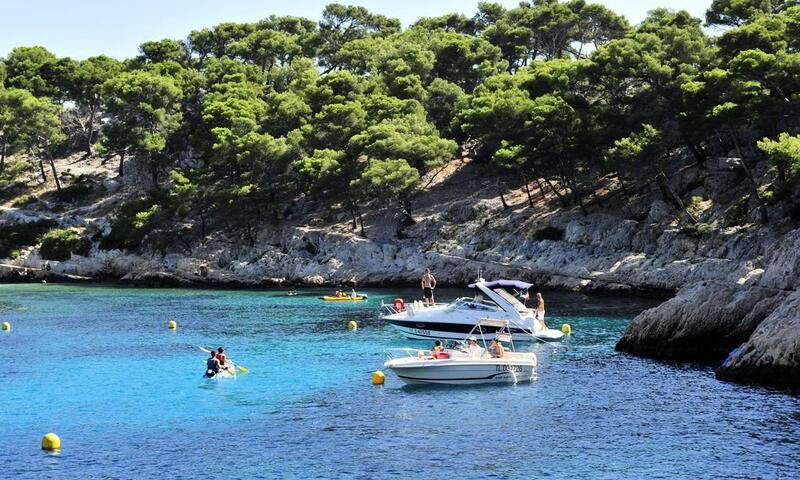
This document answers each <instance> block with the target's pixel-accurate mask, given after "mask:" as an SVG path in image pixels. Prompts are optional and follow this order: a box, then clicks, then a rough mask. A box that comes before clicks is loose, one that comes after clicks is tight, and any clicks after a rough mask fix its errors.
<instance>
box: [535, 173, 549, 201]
mask: <svg viewBox="0 0 800 480" xmlns="http://www.w3.org/2000/svg"><path fill="white" fill-rule="evenodd" d="M535 178H536V185H538V186H539V193H541V194H542V201H544V202H546V201H547V195H546V194H545V193H544V185H542V181H541V180H539V177H535Z"/></svg>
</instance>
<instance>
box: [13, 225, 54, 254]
mask: <svg viewBox="0 0 800 480" xmlns="http://www.w3.org/2000/svg"><path fill="white" fill-rule="evenodd" d="M55 226H56V222H54V221H53V220H38V221H36V222H28V223H17V224H14V225H10V226H7V227H0V258H11V257H12V254H13V252H15V251H18V250H19V249H20V247H27V246H30V245H35V244H36V243H37V239H38V238H39V237H40V236H41V235H42V234H43V233H45V232H46V231H48V230H50V229H51V228H53V227H55ZM17 256H18V254H17Z"/></svg>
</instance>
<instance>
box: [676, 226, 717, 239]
mask: <svg viewBox="0 0 800 480" xmlns="http://www.w3.org/2000/svg"><path fill="white" fill-rule="evenodd" d="M678 231H679V232H681V233H682V234H684V235H688V236H690V237H694V238H700V237H702V236H703V235H706V234H708V233H711V232H712V231H714V226H713V225H711V224H709V223H702V222H701V223H687V224H685V225H683V226H681V228H680V229H678Z"/></svg>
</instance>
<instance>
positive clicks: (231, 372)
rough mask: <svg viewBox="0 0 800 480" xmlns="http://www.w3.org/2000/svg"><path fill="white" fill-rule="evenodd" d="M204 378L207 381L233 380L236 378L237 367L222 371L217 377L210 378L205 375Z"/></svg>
mask: <svg viewBox="0 0 800 480" xmlns="http://www.w3.org/2000/svg"><path fill="white" fill-rule="evenodd" d="M203 378H205V379H206V380H232V379H235V378H236V366H230V367H228V368H227V369H225V370H220V371H219V372H217V374H216V375H214V376H213V377H209V376H208V375H206V374H205V373H204V374H203Z"/></svg>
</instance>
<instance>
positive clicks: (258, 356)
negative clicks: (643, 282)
mask: <svg viewBox="0 0 800 480" xmlns="http://www.w3.org/2000/svg"><path fill="white" fill-rule="evenodd" d="M368 292H369V293H370V299H369V301H368V302H366V303H345V304H331V303H323V302H321V301H319V300H317V299H316V297H317V296H318V295H320V294H321V293H322V291H310V290H306V291H301V295H300V296H297V297H288V296H285V294H284V292H254V291H211V290H180V289H156V290H143V289H127V288H110V287H68V286H57V285H13V286H12V285H8V286H0V321H9V322H11V324H12V330H11V331H10V332H0V358H1V359H2V362H3V367H2V368H0V477H2V478H15V479H16V478H59V479H61V478H76V479H77V478H80V479H83V478H209V479H211V478H285V479H307V478H364V479H375V478H426V479H441V478H451V477H452V478H462V479H469V478H526V479H527V478H553V479H556V478H569V479H581V478H593V479H594V478H632V479H640V478H742V479H750V478H776V479H778V478H781V479H784V478H785V479H796V478H800V398H798V397H796V396H792V395H789V394H786V393H782V392H773V391H769V390H765V389H761V388H753V387H745V386H739V385H733V384H728V383H722V382H719V381H717V380H715V379H714V375H713V371H712V369H711V368H710V367H706V366H685V365H677V364H668V363H659V362H654V361H650V360H644V359H639V358H635V357H631V356H628V355H624V354H618V353H616V352H614V343H615V341H616V340H617V339H618V338H619V336H620V334H621V333H622V331H623V330H624V329H625V326H626V324H627V323H628V321H629V320H630V319H631V318H632V317H633V316H634V315H635V314H636V313H637V312H639V311H640V310H642V309H644V308H647V307H648V306H650V305H652V303H647V302H644V301H642V300H635V299H619V298H616V299H610V298H598V297H584V296H580V295H571V294H549V295H546V300H547V311H548V314H549V317H548V323H550V324H551V325H556V326H557V325H560V324H561V323H564V322H568V323H570V324H571V325H572V328H573V335H572V337H571V338H569V339H568V340H566V341H565V342H563V343H561V344H557V345H533V346H530V347H528V348H530V349H532V350H534V351H535V352H536V353H537V355H538V356H539V365H540V368H539V376H538V379H537V380H535V381H534V382H533V383H528V384H521V385H516V386H484V387H470V388H464V387H462V388H444V387H437V388H419V387H417V388H409V387H403V385H402V384H401V382H399V381H398V380H397V379H396V378H395V377H393V375H392V374H391V372H387V382H386V385H385V386H383V387H375V386H373V385H371V383H370V373H371V372H372V371H374V370H377V369H380V368H381V367H382V363H383V350H384V349H385V348H389V347H403V346H415V347H419V346H426V345H427V344H425V343H417V342H413V341H409V340H405V339H403V338H402V337H400V336H399V335H398V334H396V333H395V332H394V331H393V330H391V329H390V328H389V327H387V326H385V325H384V324H383V323H382V322H381V321H380V320H379V318H378V308H377V306H378V304H379V303H380V300H381V298H384V299H386V300H391V299H392V298H394V297H395V296H397V295H400V296H405V297H406V298H410V297H411V296H412V295H416V294H417V292H413V293H412V292H411V291H401V292H389V291H368ZM460 293H461V292H459V291H441V292H438V295H439V297H440V299H441V300H444V299H447V298H453V297H455V296H457V295H459V294H460ZM172 318H174V319H175V320H177V321H178V323H179V328H178V329H177V331H170V330H168V329H167V321H168V320H169V319H172ZM349 320H356V321H357V322H358V323H359V329H358V331H357V332H355V333H353V332H350V331H348V330H347V329H346V325H347V322H348V321H349ZM198 345H207V346H218V345H223V346H225V347H226V349H227V350H228V352H229V354H230V356H231V357H232V358H233V359H234V360H235V361H237V362H238V363H239V364H241V365H244V366H246V367H248V368H249V369H250V373H249V374H247V375H243V376H240V378H238V379H237V380H235V381H228V382H208V381H205V380H203V379H201V377H200V376H201V373H202V371H203V368H204V367H203V361H204V359H205V354H203V353H202V352H200V351H199V350H198V348H197V346H198ZM48 431H53V432H56V433H58V434H59V435H60V437H61V441H62V451H61V453H60V454H58V455H54V454H47V453H44V452H43V451H41V450H40V449H39V442H40V439H41V437H42V435H43V434H44V433H46V432H48Z"/></svg>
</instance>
